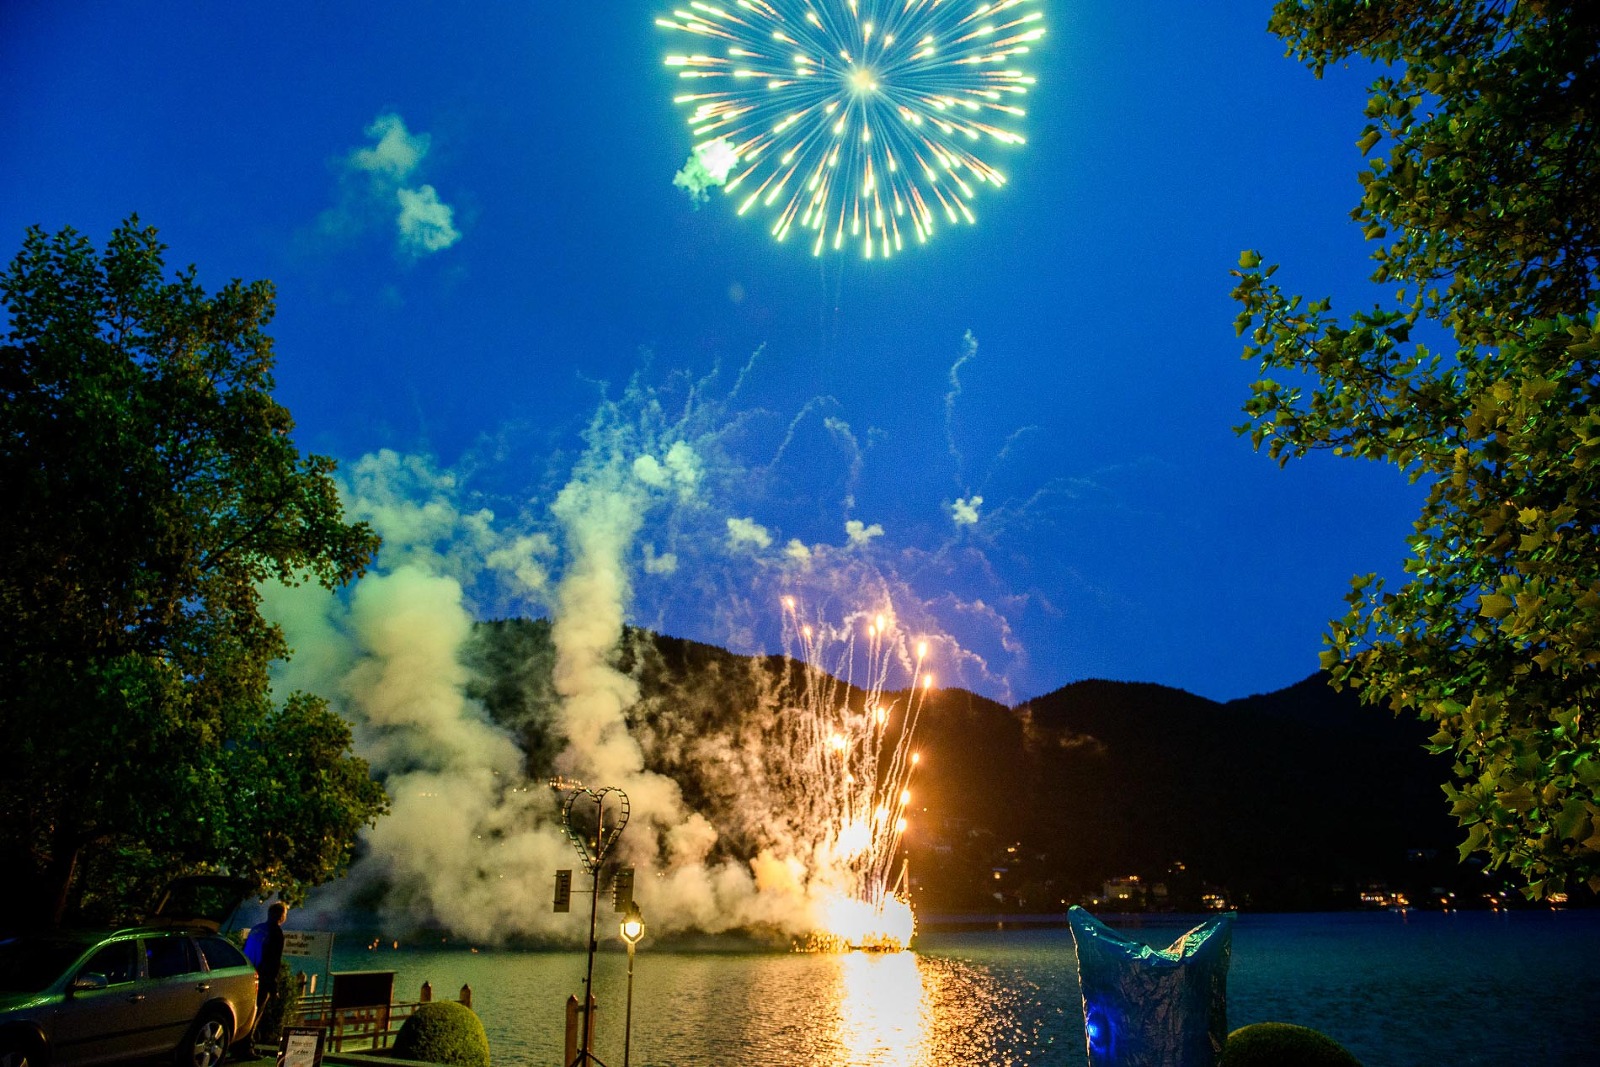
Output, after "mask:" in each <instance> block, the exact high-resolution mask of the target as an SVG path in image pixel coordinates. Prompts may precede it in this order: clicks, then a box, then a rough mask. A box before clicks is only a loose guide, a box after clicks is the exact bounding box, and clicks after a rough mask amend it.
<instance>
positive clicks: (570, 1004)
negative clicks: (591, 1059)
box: [562, 994, 595, 1067]
mask: <svg viewBox="0 0 1600 1067" xmlns="http://www.w3.org/2000/svg"><path fill="white" fill-rule="evenodd" d="M594 1010H595V1006H594V998H593V997H590V998H589V1011H590V1013H591V1014H593V1013H594ZM582 1014H583V1009H582V1008H581V1007H579V1006H578V997H577V994H573V995H572V996H569V997H567V1040H566V1046H565V1048H566V1051H565V1052H564V1053H563V1055H564V1056H565V1057H566V1058H565V1059H563V1060H562V1067H572V1065H573V1064H574V1063H577V1062H578V1039H579V1035H580V1034H582V1033H583V1024H582V1023H581V1022H580V1021H579V1016H580V1015H582ZM584 1051H585V1052H587V1053H589V1054H590V1055H593V1053H594V1021H593V1020H592V1019H591V1020H590V1023H589V1047H588V1048H587V1049H585V1050H584ZM584 1062H585V1063H586V1064H587V1062H588V1060H587V1059H585V1060H584Z"/></svg>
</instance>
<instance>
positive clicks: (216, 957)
mask: <svg viewBox="0 0 1600 1067" xmlns="http://www.w3.org/2000/svg"><path fill="white" fill-rule="evenodd" d="M211 881H213V882H215V881H217V880H215V879H213V880H211ZM212 890H215V887H212ZM202 895H204V894H203V893H202ZM174 899H184V900H192V899H193V898H192V896H191V897H183V896H182V895H181V894H180V896H179V897H178V898H175V897H174V896H173V893H172V892H169V894H168V897H167V899H166V901H164V902H163V905H162V907H161V908H159V909H157V914H156V916H155V917H154V918H153V919H152V920H151V921H150V923H148V924H146V925H144V926H137V927H130V928H128V929H123V930H113V931H101V932H95V931H70V930H51V931H43V932H39V933H33V934H23V935H21V936H17V937H11V938H7V939H6V940H3V941H0V1067H89V1065H92V1064H99V1063H108V1062H111V1061H117V1060H132V1059H151V1058H155V1057H158V1056H159V1057H165V1058H168V1059H169V1060H170V1061H171V1062H172V1063H173V1064H174V1065H175V1067H217V1065H218V1064H220V1063H221V1062H222V1061H223V1059H224V1058H225V1057H226V1055H227V1053H228V1051H229V1049H230V1048H231V1047H233V1046H234V1045H235V1044H236V1043H238V1044H241V1045H242V1044H243V1043H245V1042H247V1041H248V1040H249V1038H250V1033H251V1028H252V1027H253V1026H254V1025H255V1013H256V991H257V986H258V979H257V976H256V969H255V967H253V966H252V965H251V963H250V961H249V960H247V959H245V956H244V953H243V952H241V951H239V949H238V948H237V947H236V946H235V945H234V944H233V943H232V942H230V941H229V940H228V939H227V938H225V937H223V936H222V935H221V934H220V933H219V932H218V929H219V927H220V920H213V919H211V918H210V917H209V916H208V915H205V914H200V913H194V912H192V911H189V910H188V909H186V908H184V907H182V906H179V907H176V908H174V907H173V906H172V905H171V904H170V903H169V902H171V901H173V900H174ZM219 899H220V898H219ZM236 904H237V900H236V901H235V905H236ZM228 910H229V912H230V913H231V910H232V908H229V909H228Z"/></svg>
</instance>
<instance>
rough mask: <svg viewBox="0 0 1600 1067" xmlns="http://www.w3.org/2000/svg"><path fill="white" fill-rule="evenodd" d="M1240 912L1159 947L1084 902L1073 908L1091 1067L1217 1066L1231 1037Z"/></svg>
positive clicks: (1071, 918) (1071, 914)
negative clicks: (1232, 970)
mask: <svg viewBox="0 0 1600 1067" xmlns="http://www.w3.org/2000/svg"><path fill="white" fill-rule="evenodd" d="M1234 914H1235V913H1233V912H1228V913H1227V914H1225V915H1221V916H1219V917H1217V918H1215V919H1212V920H1210V921H1209V922H1204V923H1201V924H1200V925H1199V926H1196V927H1195V928H1194V929H1193V930H1190V931H1189V932H1188V933H1186V934H1184V935H1183V936H1182V937H1180V938H1178V940H1176V941H1174V942H1173V943H1172V944H1171V946H1169V947H1168V948H1164V949H1155V948H1151V947H1150V946H1149V945H1146V944H1144V943H1143V942H1141V941H1134V940H1131V939H1130V938H1127V937H1124V936H1123V935H1122V934H1119V933H1118V932H1117V931H1115V930H1113V929H1111V928H1110V927H1109V926H1106V925H1105V924H1104V923H1102V922H1100V921H1099V920H1097V919H1096V918H1095V917H1094V916H1093V915H1090V914H1089V913H1088V912H1086V911H1084V910H1083V909H1082V908H1073V909H1071V911H1069V912H1068V913H1067V920H1068V922H1069V923H1070V924H1071V926H1072V939H1073V941H1074V942H1075V943H1076V944H1077V947H1078V978H1079V980H1080V981H1081V982H1082V984H1083V1014H1084V1027H1085V1035H1084V1037H1085V1040H1086V1041H1087V1043H1088V1047H1089V1064H1090V1067H1213V1065H1214V1064H1215V1063H1216V1062H1217V1058H1218V1057H1219V1056H1221V1055H1222V1046H1223V1044H1224V1043H1225V1042H1226V1041H1227V1039H1228V961H1229V959H1230V957H1231V956H1232V954H1233V920H1234Z"/></svg>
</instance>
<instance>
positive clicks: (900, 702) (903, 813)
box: [784, 598, 933, 949]
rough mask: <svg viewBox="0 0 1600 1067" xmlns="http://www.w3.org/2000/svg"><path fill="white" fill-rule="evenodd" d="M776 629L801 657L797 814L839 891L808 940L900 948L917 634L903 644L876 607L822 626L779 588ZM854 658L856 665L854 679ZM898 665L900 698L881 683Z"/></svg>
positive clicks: (922, 657) (921, 689)
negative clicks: (902, 681) (903, 672)
mask: <svg viewBox="0 0 1600 1067" xmlns="http://www.w3.org/2000/svg"><path fill="white" fill-rule="evenodd" d="M784 633H785V638H786V640H787V641H788V642H789V643H791V644H792V645H796V646H798V648H797V652H798V656H797V657H793V658H798V659H799V660H800V661H801V662H800V663H799V664H798V668H799V671H800V679H799V681H798V682H797V684H796V689H795V701H794V707H793V708H792V709H791V715H792V718H791V722H792V724H793V726H792V733H791V736H790V745H791V748H792V751H793V754H794V757H795V758H796V764H797V766H798V768H799V769H800V771H801V773H800V775H799V780H800V782H801V783H802V784H803V788H802V790H801V794H802V796H801V799H802V803H803V805H804V807H805V808H806V812H805V815H804V818H803V821H804V822H805V823H806V824H807V825H809V826H811V827H813V828H814V829H815V831H816V832H817V834H818V835H819V836H818V839H817V840H816V842H815V854H816V860H817V862H818V866H819V868H820V869H821V870H823V871H824V872H826V877H827V879H828V880H829V882H830V884H831V885H832V886H833V888H834V889H835V890H836V891H837V892H836V893H835V895H834V897H833V898H832V899H831V900H830V901H829V903H828V905H827V907H826V909H825V910H826V914H825V915H824V917H823V926H824V929H823V930H822V931H820V932H819V936H818V938H817V939H815V941H814V945H813V947H865V948H886V949H899V948H903V947H905V946H906V945H907V944H908V943H909V942H910V940H911V937H912V934H913V933H914V931H915V926H916V919H915V916H914V915H913V913H912V910H911V905H910V903H909V901H908V899H907V891H908V888H909V887H908V886H907V885H906V884H905V882H906V872H905V865H904V860H903V859H901V848H900V845H901V841H902V839H903V838H904V836H905V833H906V830H907V828H908V819H907V812H908V810H909V807H910V804H911V778H912V774H913V772H914V771H915V769H916V767H917V764H918V762H919V757H918V754H917V752H916V751H915V750H914V749H913V748H912V737H913V735H914V733H915V731H916V726H917V718H918V717H919V715H920V714H921V711H922V704H923V700H924V699H925V697H926V696H927V693H928V691H929V690H930V689H931V688H932V687H933V676H932V675H931V674H927V673H924V671H923V666H924V664H925V661H926V659H927V653H928V649H927V644H926V642H916V643H915V644H914V645H913V644H912V643H911V642H910V641H909V640H908V639H907V638H906V636H905V635H904V634H902V633H901V632H899V631H898V630H897V629H896V628H895V626H894V624H893V620H892V617H891V616H888V615H886V614H878V615H875V616H871V617H865V616H863V617H857V618H854V619H851V620H849V621H848V622H847V623H846V625H845V626H844V627H842V628H841V629H840V630H838V631H830V630H829V629H828V628H827V627H825V626H823V625H822V624H820V623H814V622H810V621H807V620H806V619H805V618H804V617H803V616H802V615H801V612H800V609H799V608H798V606H797V605H796V603H795V601H794V600H793V599H792V598H785V599H784ZM858 640H861V641H862V644H860V645H858ZM835 646H836V647H837V649H838V651H837V652H836V654H835V656H834V659H833V660H832V661H830V660H829V658H828V657H829V654H830V649H832V648H834V647H835ZM858 666H859V667H861V668H862V669H863V670H864V672H865V677H864V678H862V679H861V680H860V682H859V683H854V682H853V681H852V675H853V674H855V673H856V669H857V667H858ZM896 666H900V667H903V668H907V669H909V671H910V674H911V678H912V684H911V685H910V686H909V687H908V688H907V689H905V690H903V691H901V693H900V694H899V695H898V699H897V696H896V694H895V693H893V692H891V691H890V690H889V688H888V683H889V681H890V673H891V671H892V669H893V668H894V667H896Z"/></svg>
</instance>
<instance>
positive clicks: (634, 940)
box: [622, 904, 644, 945]
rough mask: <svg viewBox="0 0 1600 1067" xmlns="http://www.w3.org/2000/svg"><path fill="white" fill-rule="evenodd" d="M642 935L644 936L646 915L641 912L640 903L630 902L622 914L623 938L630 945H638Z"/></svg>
mask: <svg viewBox="0 0 1600 1067" xmlns="http://www.w3.org/2000/svg"><path fill="white" fill-rule="evenodd" d="M642 937H644V916H643V915H641V914H639V905H637V904H629V905H628V910H627V912H625V913H624V914H623V916H622V940H624V941H626V942H627V943H628V944H629V945H637V944H638V943H639V940H640V938H642Z"/></svg>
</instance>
